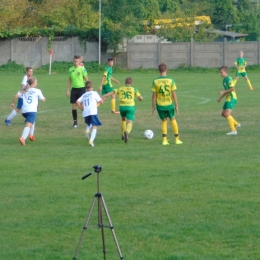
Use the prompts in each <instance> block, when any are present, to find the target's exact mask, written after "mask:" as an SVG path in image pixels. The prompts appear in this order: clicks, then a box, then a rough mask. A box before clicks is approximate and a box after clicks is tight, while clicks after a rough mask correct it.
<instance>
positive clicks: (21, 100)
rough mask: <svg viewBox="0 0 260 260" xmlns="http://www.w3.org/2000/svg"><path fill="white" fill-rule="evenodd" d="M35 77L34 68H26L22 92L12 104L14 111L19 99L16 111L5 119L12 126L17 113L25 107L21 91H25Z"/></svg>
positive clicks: (18, 93)
mask: <svg viewBox="0 0 260 260" xmlns="http://www.w3.org/2000/svg"><path fill="white" fill-rule="evenodd" d="M32 75H33V68H31V67H27V68H26V75H24V77H23V80H22V83H21V88H20V90H19V91H18V92H17V94H16V95H15V96H14V98H13V100H12V103H11V105H10V108H11V109H13V108H14V103H15V101H16V100H17V99H18V102H17V106H16V108H15V109H13V111H12V112H11V114H10V115H9V116H8V117H7V118H6V119H5V123H6V124H7V125H8V126H10V125H11V120H12V119H13V118H14V117H15V116H16V115H17V113H18V112H19V111H20V110H21V108H22V105H23V99H22V98H21V97H19V96H20V91H21V90H23V89H24V88H25V86H26V85H27V84H28V80H29V79H30V78H31V77H32Z"/></svg>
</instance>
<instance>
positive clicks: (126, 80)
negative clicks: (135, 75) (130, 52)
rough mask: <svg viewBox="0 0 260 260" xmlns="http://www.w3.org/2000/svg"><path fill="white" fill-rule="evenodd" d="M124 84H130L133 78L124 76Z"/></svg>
mask: <svg viewBox="0 0 260 260" xmlns="http://www.w3.org/2000/svg"><path fill="white" fill-rule="evenodd" d="M125 84H126V85H130V86H132V85H133V79H132V78H131V77H128V78H126V79H125Z"/></svg>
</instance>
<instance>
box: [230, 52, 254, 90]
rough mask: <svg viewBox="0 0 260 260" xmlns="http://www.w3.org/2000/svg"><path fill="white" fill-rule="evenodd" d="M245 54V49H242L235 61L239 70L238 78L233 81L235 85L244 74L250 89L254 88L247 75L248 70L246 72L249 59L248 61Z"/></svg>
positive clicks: (237, 72)
mask: <svg viewBox="0 0 260 260" xmlns="http://www.w3.org/2000/svg"><path fill="white" fill-rule="evenodd" d="M243 56H244V53H243V51H240V52H239V58H237V59H236V61H235V63H234V64H235V67H236V68H237V71H236V78H235V80H234V81H233V83H234V86H235V85H236V83H237V81H238V79H239V77H240V76H242V77H244V78H245V80H246V82H247V84H248V87H249V88H250V90H253V87H252V85H251V82H250V80H249V78H248V77H247V72H246V65H247V61H246V58H244V57H243Z"/></svg>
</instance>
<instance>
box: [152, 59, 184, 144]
mask: <svg viewBox="0 0 260 260" xmlns="http://www.w3.org/2000/svg"><path fill="white" fill-rule="evenodd" d="M158 70H159V73H160V76H159V77H158V78H156V79H154V80H153V84H152V92H153V95H152V113H153V112H154V110H155V107H156V109H157V112H158V114H159V117H160V119H161V120H162V145H168V144H169V142H168V139H167V119H168V118H169V119H170V121H171V125H172V130H173V133H174V135H175V144H182V141H181V140H180V138H179V129H178V124H177V121H176V119H175V111H176V114H177V115H178V114H179V108H178V100H177V95H176V93H175V90H176V84H175V82H174V80H173V79H171V78H169V77H167V66H166V65H165V64H164V63H161V64H160V65H159V66H158ZM172 101H173V102H172Z"/></svg>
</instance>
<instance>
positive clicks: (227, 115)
mask: <svg viewBox="0 0 260 260" xmlns="http://www.w3.org/2000/svg"><path fill="white" fill-rule="evenodd" d="M231 107H232V106H231V104H230V102H225V103H224V107H223V110H222V114H221V115H222V116H223V117H225V118H226V119H227V121H228V125H229V128H230V130H231V132H229V133H227V135H236V134H237V131H236V127H235V122H236V120H234V118H233V116H231V112H232V109H231ZM236 123H237V122H236Z"/></svg>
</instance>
